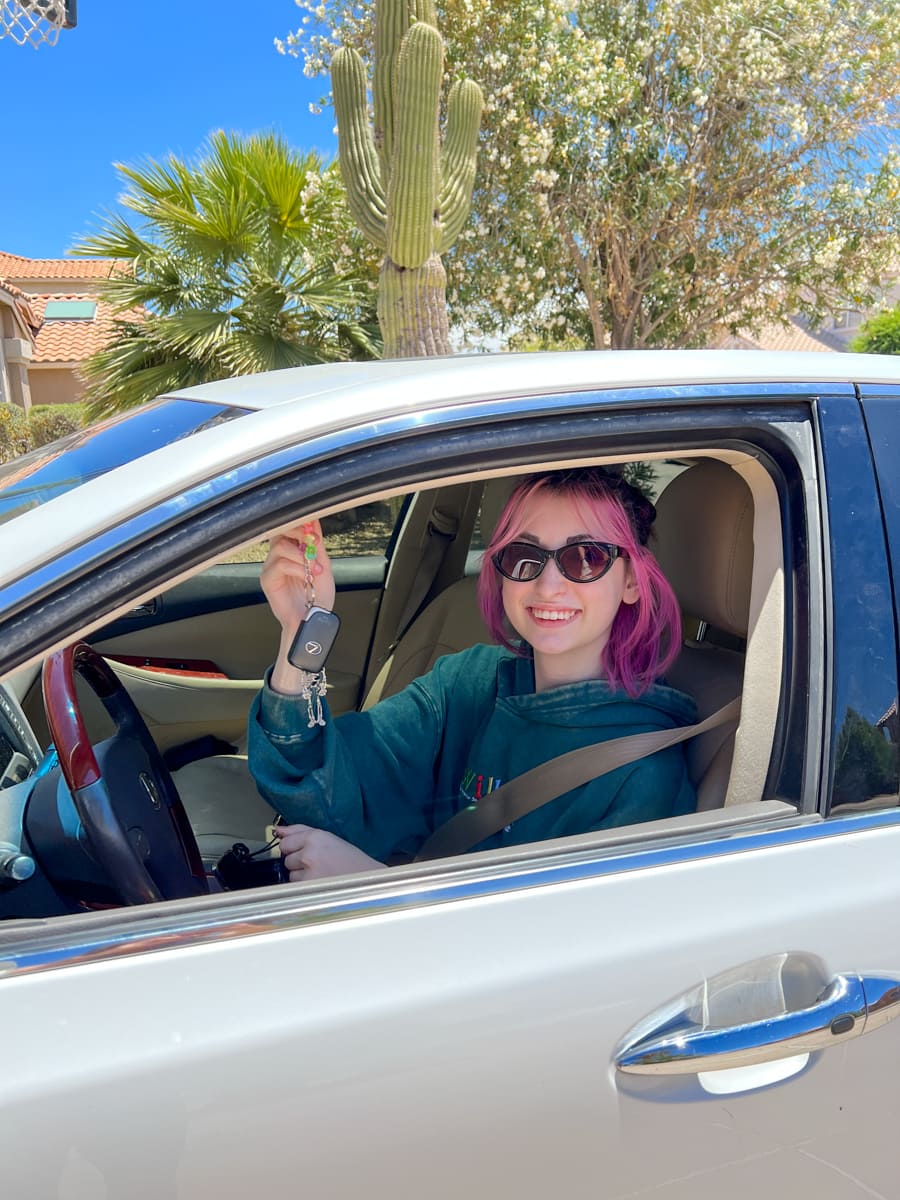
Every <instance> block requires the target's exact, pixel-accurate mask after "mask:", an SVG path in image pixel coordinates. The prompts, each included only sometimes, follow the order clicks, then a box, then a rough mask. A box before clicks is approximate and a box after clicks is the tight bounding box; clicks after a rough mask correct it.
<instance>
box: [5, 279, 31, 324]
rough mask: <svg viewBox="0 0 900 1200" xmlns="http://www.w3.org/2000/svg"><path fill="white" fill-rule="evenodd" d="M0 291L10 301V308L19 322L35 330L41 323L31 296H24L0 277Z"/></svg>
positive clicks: (13, 285)
mask: <svg viewBox="0 0 900 1200" xmlns="http://www.w3.org/2000/svg"><path fill="white" fill-rule="evenodd" d="M0 291H2V292H5V293H6V295H7V296H8V297H9V298H10V300H11V301H12V308H13V309H14V310H15V313H16V315H17V316H18V318H19V320H20V322H21V323H22V324H23V325H25V326H27V327H28V328H29V329H31V330H35V329H37V327H38V325H40V323H41V322H40V318H39V317H38V316H37V314H36V313H35V311H34V306H33V304H32V298H31V296H26V295H25V293H24V292H22V291H20V290H19V289H18V288H17V287H16V286H15V284H13V283H9V282H8V281H7V280H5V279H4V278H3V277H2V276H0Z"/></svg>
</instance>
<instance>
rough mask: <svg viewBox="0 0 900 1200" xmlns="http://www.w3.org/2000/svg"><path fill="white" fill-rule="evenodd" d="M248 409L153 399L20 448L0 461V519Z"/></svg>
mask: <svg viewBox="0 0 900 1200" xmlns="http://www.w3.org/2000/svg"><path fill="white" fill-rule="evenodd" d="M249 411H250V410H248V409H245V408H235V407H231V406H228V407H226V406H225V405H212V404H204V403H202V402H200V401H198V400H156V401H154V402H153V403H152V404H147V405H145V406H144V407H142V408H138V409H134V410H132V411H131V412H128V413H123V414H122V415H120V416H116V417H110V418H109V419H108V420H106V421H101V422H99V423H98V424H97V425H92V426H90V428H88V429H79V430H78V431H77V432H75V433H70V434H68V435H67V436H66V437H64V438H60V439H59V441H56V442H51V443H50V445H48V446H41V447H40V448H39V449H37V450H32V451H30V452H29V453H28V454H23V455H21V457H19V458H15V459H13V460H12V462H8V463H5V464H4V465H3V466H2V467H0V524H3V523H5V522H6V521H11V520H12V519H13V518H14V517H17V516H18V515H19V514H20V513H23V512H25V511H26V510H27V509H29V508H36V507H37V505H39V504H42V503H43V502H44V501H45V500H51V499H53V497H54V496H61V495H63V494H64V493H65V492H69V491H71V490H72V489H73V488H76V487H79V486H80V485H81V484H82V483H86V482H87V481H88V480H89V479H96V478H97V476H99V475H105V474H106V472H107V471H112V470H114V468H116V467H121V466H122V465H123V464H124V463H127V462H130V461H131V460H132V459H134V458H138V457H140V456H141V455H142V454H149V453H150V451H151V450H158V449H160V447H162V446H169V445H171V444H172V443H173V442H177V441H180V439H181V438H185V437H190V435H191V434H194V433H199V432H200V431H201V430H203V429H210V428H212V426H214V425H220V424H222V423H223V422H224V421H231V420H234V418H235V417H241V416H244V415H245V414H246V413H247V412H249Z"/></svg>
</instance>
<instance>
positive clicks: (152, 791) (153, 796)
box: [138, 771, 162, 809]
mask: <svg viewBox="0 0 900 1200" xmlns="http://www.w3.org/2000/svg"><path fill="white" fill-rule="evenodd" d="M138 778H139V779H140V781H141V784H142V785H143V788H144V791H145V792H146V793H147V795H148V797H149V799H150V803H151V804H152V805H153V807H154V808H156V809H160V808H162V801H161V800H160V798H159V791H158V790H157V787H156V784H155V783H154V782H153V780H152V779H151V778H150V776H149V775H148V774H147V772H146V771H141V773H140V775H139V776H138Z"/></svg>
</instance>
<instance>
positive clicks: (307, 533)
mask: <svg viewBox="0 0 900 1200" xmlns="http://www.w3.org/2000/svg"><path fill="white" fill-rule="evenodd" d="M300 545H301V546H302V548H303V566H304V568H305V576H306V577H305V583H306V616H305V617H304V618H303V620H302V621H301V622H300V627H299V628H298V630H297V633H296V635H295V636H294V640H293V642H292V644H291V648H290V650H289V651H288V662H289V663H290V664H291V666H292V667H296V668H297V669H298V670H299V671H302V672H303V682H302V687H301V689H300V695H301V696H302V697H303V699H304V700H305V701H306V710H307V713H308V715H309V728H310V729H311V728H312V727H313V726H314V725H324V724H325V714H324V711H323V709H322V698H323V697H324V695H325V689H326V687H327V684H328V681H327V679H326V677H325V660H326V658H327V657H328V655H329V652H330V651H331V647H332V646H333V645H334V639H335V638H336V637H337V634H338V630H339V629H340V627H341V622H340V618H339V617H338V615H337V614H336V613H333V612H331V611H330V610H329V609H327V608H319V607H317V605H316V587H315V581H314V579H313V563H314V562H315V561H316V554H317V549H316V535H315V534H314V533H313V532H312V530H311V529H309V527H304V533H303V541H302V542H301V543H300Z"/></svg>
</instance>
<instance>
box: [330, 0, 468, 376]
mask: <svg viewBox="0 0 900 1200" xmlns="http://www.w3.org/2000/svg"><path fill="white" fill-rule="evenodd" d="M443 69H444V43H443V39H442V37H441V35H440V33H439V32H438V29H437V24H436V19H435V13H434V4H433V0H377V3H376V6H375V64H374V73H373V80H372V97H373V108H374V114H375V129H374V132H373V130H372V128H371V126H370V125H369V120H368V110H367V106H366V71H365V67H364V65H363V61H362V59H361V58H360V56H359V55H358V54H357V53H356V51H355V50H353V49H349V48H347V47H341V48H340V49H338V50H337V51H336V52H335V55H334V58H333V60H332V64H331V81H332V87H333V89H334V106H335V111H336V113H337V120H338V150H339V155H340V163H341V175H342V177H343V180H344V186H345V187H346V189H347V197H348V201H349V204H350V209H351V212H352V213H353V215H354V217H355V219H356V221H357V223H358V224H359V227H360V229H361V230H362V231H363V233H364V234H365V235H366V236H367V237H368V238H369V239H370V241H372V242H373V243H374V244H375V245H376V246H377V247H379V249H382V250H384V259H383V261H382V264H381V273H380V275H379V281H378V321H379V324H380V326H381V333H382V336H383V338H384V353H385V357H387V358H415V357H423V356H425V355H431V354H447V353H449V350H450V339H449V330H448V324H447V302H446V282H447V277H446V274H445V273H444V266H443V263H442V262H441V255H442V254H443V253H444V252H445V251H446V250H447V249H448V248H449V247H450V246H451V245H452V243H453V241H454V239H455V238H456V237H457V235H458V234H459V232H460V230H461V229H462V227H463V225H464V224H465V221H466V218H467V217H468V215H469V205H470V203H471V200H472V185H473V183H474V181H475V160H476V151H477V142H478V128H479V125H480V124H481V110H482V104H483V98H482V94H481V88H480V87H479V86H478V84H477V83H473V82H472V80H470V79H462V80H457V82H456V83H454V84H453V87H452V88H451V89H450V94H449V96H448V98H447V121H446V128H445V136H444V142H443V146H442V145H441V141H440V135H439V114H440V99H441V77H442V75H443Z"/></svg>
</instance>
